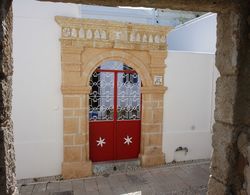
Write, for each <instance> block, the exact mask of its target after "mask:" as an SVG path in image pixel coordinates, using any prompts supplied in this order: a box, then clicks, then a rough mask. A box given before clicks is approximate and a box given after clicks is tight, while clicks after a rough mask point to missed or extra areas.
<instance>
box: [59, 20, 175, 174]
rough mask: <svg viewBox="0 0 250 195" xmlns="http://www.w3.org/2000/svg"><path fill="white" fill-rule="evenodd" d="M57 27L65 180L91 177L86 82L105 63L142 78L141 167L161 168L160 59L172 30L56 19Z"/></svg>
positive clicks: (164, 54)
mask: <svg viewBox="0 0 250 195" xmlns="http://www.w3.org/2000/svg"><path fill="white" fill-rule="evenodd" d="M56 22H57V23H58V24H59V25H60V27H61V38H60V41H61V65H62V86H61V89H62V94H63V124H64V127H63V128H64V129H63V137H64V142H63V147H64V150H63V151H64V160H63V163H62V174H63V177H64V178H80V177H85V176H89V175H91V174H92V162H91V161H90V160H89V124H88V121H89V120H88V116H89V114H88V108H89V105H88V104H89V102H88V100H89V93H90V87H89V80H90V77H91V75H92V73H93V72H94V71H95V69H96V68H97V67H98V66H100V65H101V64H102V63H104V62H105V61H108V60H118V61H122V62H124V63H125V64H127V65H129V66H130V67H132V68H133V69H134V70H135V71H136V72H137V73H138V74H139V75H140V77H141V81H142V85H143V87H142V88H141V93H142V121H141V146H140V155H139V158H140V161H141V165H142V166H154V165H160V164H164V163H165V157H164V154H163V152H162V125H163V95H164V93H165V91H166V87H164V85H163V83H164V81H163V79H164V69H165V67H166V65H165V63H164V60H165V58H166V57H167V46H166V35H167V34H168V33H169V31H170V30H171V28H170V27H162V26H153V25H142V24H132V23H120V22H114V21H107V20H93V19H77V18H68V17H61V16H57V17H56Z"/></svg>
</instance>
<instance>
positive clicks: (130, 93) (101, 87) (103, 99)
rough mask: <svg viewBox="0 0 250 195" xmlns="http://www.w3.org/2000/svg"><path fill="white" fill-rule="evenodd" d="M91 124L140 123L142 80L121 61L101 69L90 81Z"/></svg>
mask: <svg viewBox="0 0 250 195" xmlns="http://www.w3.org/2000/svg"><path fill="white" fill-rule="evenodd" d="M90 87H91V93H90V99H89V120H90V121H98V120H99V121H112V120H140V114H141V94H140V88H141V80H140V77H139V76H138V74H137V73H136V72H135V71H133V69H132V68H130V67H129V66H127V65H125V64H123V63H122V62H120V61H108V62H105V63H104V64H103V65H102V66H100V67H98V68H97V70H96V71H95V72H94V73H93V75H92V77H91V80H90Z"/></svg>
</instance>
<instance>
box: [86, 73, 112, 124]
mask: <svg viewBox="0 0 250 195" xmlns="http://www.w3.org/2000/svg"><path fill="white" fill-rule="evenodd" d="M90 86H91V88H92V90H91V93H90V95H89V97H90V98H89V120H91V121H93V120H113V119H114V73H112V72H94V73H93V74H92V78H91V81H90Z"/></svg>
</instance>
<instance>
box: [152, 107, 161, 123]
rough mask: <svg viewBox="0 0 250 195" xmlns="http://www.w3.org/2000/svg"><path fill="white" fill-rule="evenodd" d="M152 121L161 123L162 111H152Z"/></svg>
mask: <svg viewBox="0 0 250 195" xmlns="http://www.w3.org/2000/svg"><path fill="white" fill-rule="evenodd" d="M153 120H154V123H162V121H163V109H154V110H153Z"/></svg>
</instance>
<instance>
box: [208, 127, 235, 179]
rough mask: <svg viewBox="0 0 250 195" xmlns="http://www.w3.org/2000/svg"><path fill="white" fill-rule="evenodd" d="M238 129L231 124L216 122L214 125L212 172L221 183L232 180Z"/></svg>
mask: <svg viewBox="0 0 250 195" xmlns="http://www.w3.org/2000/svg"><path fill="white" fill-rule="evenodd" d="M237 137H238V129H237V128H236V127H234V126H231V125H226V124H222V123H216V124H215V125H214V127H213V136H212V146H213V148H214V150H213V155H212V163H211V174H212V176H213V177H214V178H216V179H217V180H218V181H220V182H221V183H227V182H231V180H232V179H233V174H234V173H233V167H234V165H235V162H236V156H237Z"/></svg>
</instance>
